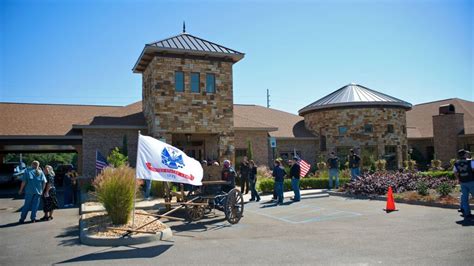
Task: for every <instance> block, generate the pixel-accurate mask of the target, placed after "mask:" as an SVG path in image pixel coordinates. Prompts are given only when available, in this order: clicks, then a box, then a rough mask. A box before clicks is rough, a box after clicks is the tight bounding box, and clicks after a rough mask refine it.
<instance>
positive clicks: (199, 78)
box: [190, 72, 201, 93]
mask: <svg viewBox="0 0 474 266" xmlns="http://www.w3.org/2000/svg"><path fill="white" fill-rule="evenodd" d="M195 75H197V91H194V90H193V84H194V83H193V76H195ZM190 84H191V93H201V73H199V72H191V75H190Z"/></svg>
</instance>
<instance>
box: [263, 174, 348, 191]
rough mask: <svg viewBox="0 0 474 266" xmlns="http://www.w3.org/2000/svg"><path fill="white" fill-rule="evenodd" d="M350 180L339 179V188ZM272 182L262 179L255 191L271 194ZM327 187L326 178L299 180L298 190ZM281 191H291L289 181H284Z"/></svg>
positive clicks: (327, 181)
mask: <svg viewBox="0 0 474 266" xmlns="http://www.w3.org/2000/svg"><path fill="white" fill-rule="evenodd" d="M350 181H351V179H350V178H339V186H340V187H342V186H343V185H345V184H347V183H349V182H350ZM274 184H275V183H274V181H273V179H271V178H264V179H260V180H257V190H258V191H260V192H263V193H273V186H274ZM328 187H329V179H328V178H301V179H300V189H326V188H328ZM283 189H284V190H285V191H291V190H292V188H291V180H290V179H285V181H284V183H283Z"/></svg>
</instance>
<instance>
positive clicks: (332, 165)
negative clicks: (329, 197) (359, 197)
mask: <svg viewBox="0 0 474 266" xmlns="http://www.w3.org/2000/svg"><path fill="white" fill-rule="evenodd" d="M328 166H329V189H332V182H333V179H336V189H338V188H339V158H337V156H336V154H335V153H334V152H333V151H332V152H331V153H330V154H329V159H328Z"/></svg>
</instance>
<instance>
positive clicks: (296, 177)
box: [288, 157, 301, 202]
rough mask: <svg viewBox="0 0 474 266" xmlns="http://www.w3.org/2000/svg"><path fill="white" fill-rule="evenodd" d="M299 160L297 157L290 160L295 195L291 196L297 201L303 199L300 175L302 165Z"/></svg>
mask: <svg viewBox="0 0 474 266" xmlns="http://www.w3.org/2000/svg"><path fill="white" fill-rule="evenodd" d="M297 160H298V158H297V157H293V159H290V160H288V163H289V165H290V166H291V168H290V178H291V187H292V188H293V192H294V193H295V196H294V197H293V198H291V200H293V201H295V202H297V201H300V200H301V196H300V175H301V167H300V165H299V164H297V163H296V161H297Z"/></svg>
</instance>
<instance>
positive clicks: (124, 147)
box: [122, 135, 128, 156]
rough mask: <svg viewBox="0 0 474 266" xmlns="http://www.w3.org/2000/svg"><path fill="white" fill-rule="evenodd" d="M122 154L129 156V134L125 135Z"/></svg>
mask: <svg viewBox="0 0 474 266" xmlns="http://www.w3.org/2000/svg"><path fill="white" fill-rule="evenodd" d="M122 142H123V143H122V154H123V155H125V156H128V138H127V135H123V140H122Z"/></svg>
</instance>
